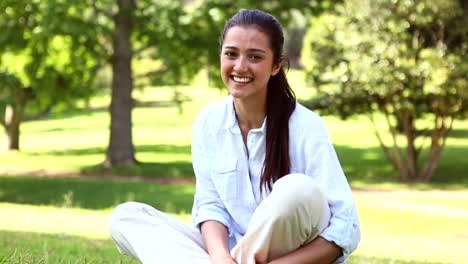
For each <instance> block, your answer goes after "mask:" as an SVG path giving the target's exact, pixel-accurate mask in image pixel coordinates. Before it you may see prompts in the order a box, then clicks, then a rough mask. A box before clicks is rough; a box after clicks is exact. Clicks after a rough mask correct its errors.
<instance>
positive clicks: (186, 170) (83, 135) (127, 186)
mask: <svg viewBox="0 0 468 264" xmlns="http://www.w3.org/2000/svg"><path fill="white" fill-rule="evenodd" d="M241 8H259V9H262V10H265V11H268V12H271V13H272V14H274V15H275V16H276V17H278V19H280V20H281V22H282V23H283V25H284V27H285V34H286V38H287V43H286V47H285V52H286V54H287V55H288V57H289V60H290V69H289V71H288V73H287V76H288V78H289V80H290V83H291V86H292V87H293V89H294V91H295V92H296V95H297V98H298V100H299V101H300V102H301V103H303V104H304V105H306V106H308V107H309V108H311V109H313V110H315V111H317V112H318V113H320V114H322V115H323V118H324V121H325V124H326V127H327V129H328V131H329V133H330V136H331V138H332V140H333V143H334V145H335V148H336V151H337V154H338V157H339V159H340V161H341V164H342V166H343V169H344V171H345V173H346V175H347V178H348V181H349V182H350V184H351V186H352V188H353V193H354V197H355V200H356V203H357V207H358V211H359V216H360V220H361V225H362V226H361V230H362V241H361V244H360V245H359V248H358V249H357V251H356V252H355V253H353V255H352V256H351V257H350V259H349V263H352V264H355V263H360V264H364V263H431V264H432V263H466V262H467V261H466V259H468V251H467V250H466V248H467V246H466V245H468V122H467V121H466V118H467V109H468V107H467V100H466V99H467V97H468V86H467V82H468V81H467V77H466V76H468V56H467V50H468V45H467V43H468V4H467V3H466V1H463V0H450V1H437V0H430V1H418V0H391V1H384V0H375V1H365V0H352V1H347V2H346V3H343V2H342V1H336V0H328V1H313V0H311V1H302V0H291V1H261V2H258V1H249V0H244V1H237V2H232V1H226V0H205V1H202V0H160V1H155V0H136V1H132V0H116V1H114V0H86V1H61V0H41V1H38V0H32V1H31V0H28V1H26V0H2V1H1V2H0V119H1V122H0V123H1V124H2V126H3V127H4V128H5V129H4V134H3V135H1V138H2V139H1V140H2V144H4V146H5V150H4V151H2V152H0V263H135V262H134V261H132V260H131V259H130V258H128V257H125V256H122V255H120V254H119V253H118V252H117V250H116V248H115V246H114V245H113V243H112V242H111V240H110V238H109V235H108V232H107V226H106V220H107V216H108V214H109V213H110V211H111V210H112V208H113V207H114V206H116V205H117V204H119V203H122V202H125V201H140V202H145V203H148V204H151V205H153V206H155V207H156V208H158V209H161V210H163V211H166V212H168V213H170V214H172V215H175V216H176V217H177V218H180V219H182V220H184V221H187V222H189V221H190V211H191V205H192V199H193V194H194V175H193V171H192V165H191V157H190V142H191V138H190V137H191V125H192V122H193V120H194V118H195V116H196V114H197V112H198V111H200V110H201V109H202V108H203V106H205V105H206V104H208V103H209V102H211V101H213V100H216V99H219V98H221V97H223V96H226V95H227V91H226V90H225V89H223V88H222V83H221V82H220V78H219V77H218V76H219V70H218V67H219V49H218V43H217V41H218V37H219V33H220V32H221V30H222V26H223V23H224V21H225V20H226V19H227V18H229V17H230V16H232V15H233V14H234V13H235V12H236V11H237V10H239V9H241Z"/></svg>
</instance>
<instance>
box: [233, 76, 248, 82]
mask: <svg viewBox="0 0 468 264" xmlns="http://www.w3.org/2000/svg"><path fill="white" fill-rule="evenodd" d="M232 79H233V80H234V81H236V82H240V83H248V82H250V81H251V80H252V79H251V78H248V77H237V76H233V77H232Z"/></svg>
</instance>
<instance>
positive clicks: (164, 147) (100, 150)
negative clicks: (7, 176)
mask: <svg viewBox="0 0 468 264" xmlns="http://www.w3.org/2000/svg"><path fill="white" fill-rule="evenodd" d="M135 151H136V152H140V153H142V152H152V153H160V154H188V155H190V145H169V144H159V145H156V144H153V145H151V144H148V145H137V146H135ZM105 153H106V148H104V147H95V148H79V149H64V150H53V151H44V152H27V154H28V155H31V156H38V155H52V156H81V155H95V154H105Z"/></svg>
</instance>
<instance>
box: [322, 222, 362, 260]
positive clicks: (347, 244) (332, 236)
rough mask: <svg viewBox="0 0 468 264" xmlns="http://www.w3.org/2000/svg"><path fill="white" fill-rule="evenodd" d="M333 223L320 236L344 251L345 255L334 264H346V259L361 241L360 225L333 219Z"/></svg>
mask: <svg viewBox="0 0 468 264" xmlns="http://www.w3.org/2000/svg"><path fill="white" fill-rule="evenodd" d="M332 222H333V224H331V225H330V226H329V227H328V228H326V229H325V230H324V231H323V232H322V233H321V234H320V236H321V237H323V238H324V239H325V240H327V241H330V242H333V243H335V244H336V245H337V246H339V247H341V248H342V249H343V255H342V256H341V257H339V258H338V259H336V260H335V262H333V264H338V263H346V259H347V258H348V256H349V255H350V254H351V253H352V252H353V251H354V250H355V249H356V248H357V244H358V243H359V240H360V239H361V233H360V230H359V223H356V222H354V223H345V222H344V221H342V220H341V219H333V218H332Z"/></svg>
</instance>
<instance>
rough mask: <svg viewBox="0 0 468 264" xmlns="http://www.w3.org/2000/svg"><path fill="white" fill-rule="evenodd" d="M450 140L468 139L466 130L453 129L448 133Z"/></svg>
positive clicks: (467, 130)
mask: <svg viewBox="0 0 468 264" xmlns="http://www.w3.org/2000/svg"><path fill="white" fill-rule="evenodd" d="M449 137H451V138H468V129H454V130H452V133H450V136H449Z"/></svg>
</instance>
